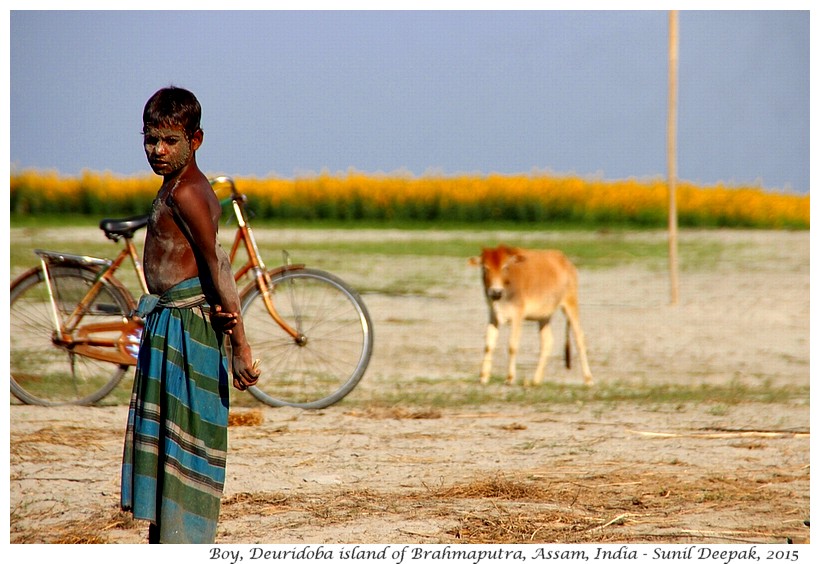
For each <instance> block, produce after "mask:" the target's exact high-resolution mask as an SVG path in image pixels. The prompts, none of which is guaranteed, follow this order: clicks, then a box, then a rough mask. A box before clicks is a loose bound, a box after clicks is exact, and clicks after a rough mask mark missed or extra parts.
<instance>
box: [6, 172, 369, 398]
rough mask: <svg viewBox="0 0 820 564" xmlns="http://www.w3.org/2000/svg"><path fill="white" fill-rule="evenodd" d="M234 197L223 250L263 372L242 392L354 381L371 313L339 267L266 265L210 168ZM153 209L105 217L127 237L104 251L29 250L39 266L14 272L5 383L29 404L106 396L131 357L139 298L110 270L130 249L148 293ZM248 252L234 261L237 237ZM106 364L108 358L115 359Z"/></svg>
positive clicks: (266, 394)
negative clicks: (147, 231) (144, 244)
mask: <svg viewBox="0 0 820 564" xmlns="http://www.w3.org/2000/svg"><path fill="white" fill-rule="evenodd" d="M211 185H212V186H213V187H214V189H215V190H216V189H217V187H218V186H225V185H226V186H228V187H229V188H230V194H229V195H228V196H227V197H226V198H224V199H222V200H221V203H222V205H223V206H224V205H227V204H230V206H231V208H232V210H233V217H234V218H235V219H236V221H237V230H236V235H235V237H234V241H233V245H232V247H231V251H230V253H229V257H230V261H231V265H233V266H234V268H235V270H234V278H235V280H236V281H237V286H239V282H240V281H241V280H242V279H243V278H245V277H248V278H250V281H249V282H248V283H247V285H245V286H244V287H243V288H242V289H240V290H239V298H240V303H241V310H242V317H243V320H244V324H245V332H246V335H247V338H248V342H249V344H250V346H251V350H252V351H253V353H254V356H255V357H256V358H258V359H259V361H260V363H261V368H262V371H263V372H262V378H260V381H259V383H258V384H257V385H256V386H252V387H250V388H249V389H248V391H249V392H250V393H251V394H252V395H253V396H254V397H255V398H256V399H257V400H259V401H261V402H262V403H265V404H267V405H269V406H272V407H283V406H291V407H299V408H304V409H321V408H324V407H328V406H330V405H333V404H334V403H337V402H338V401H340V400H341V399H342V398H344V397H345V396H346V395H348V394H349V393H350V392H351V391H352V390H353V389H354V388H355V387H356V385H357V384H358V383H359V381H360V380H361V379H362V377H363V376H364V373H365V371H366V369H367V366H368V363H369V362H370V357H371V355H372V352H373V324H372V321H371V318H370V314H369V312H368V310H367V307H366V306H365V304H364V301H363V300H362V298H361V296H360V295H359V294H358V293H357V292H356V291H355V290H354V289H352V288H351V287H350V286H348V285H347V283H345V282H344V281H343V280H341V279H340V278H339V277H337V276H335V275H333V274H330V273H329V272H325V271H323V270H318V269H314V268H308V267H306V266H305V265H304V264H291V262H290V258H289V255H288V253H287V251H283V256H284V259H285V260H284V261H283V262H284V264H282V265H280V266H278V267H275V268H272V269H268V268H267V267H266V266H265V264H264V262H263V260H262V258H261V256H260V254H259V249H258V247H257V244H256V239H255V237H254V234H253V231H252V230H251V226H250V224H249V223H248V211H247V209H246V203H247V197H246V196H245V195H244V194H242V193H241V192H239V191H238V190H237V189H236V184H235V183H234V181H233V179H231V178H230V177H227V176H219V177H216V178H213V179H211ZM147 224H148V216H147V215H146V216H136V217H130V218H124V219H103V220H102V221H101V222H100V228H101V229H102V230H103V232H104V233H105V235H106V237H108V238H109V239H111V240H112V241H114V242H116V243H119V242H120V241H122V243H123V246H122V248H121V250H120V251H119V253H118V254H117V256H116V257H115V258H114V259H113V260H111V259H106V258H98V257H92V256H82V255H76V254H69V253H60V252H55V251H47V250H41V249H36V250H35V251H34V252H35V253H36V254H37V255H38V257H39V258H40V265H39V266H35V267H32V268H30V269H29V270H27V271H26V272H24V273H22V274H21V275H20V276H18V277H17V278H16V279H15V280H14V281H12V283H11V300H10V306H11V307H10V313H11V315H10V368H11V371H10V372H11V392H12V394H13V395H14V396H15V397H17V398H18V399H19V400H20V401H22V402H24V403H26V404H32V405H44V406H53V405H61V404H76V405H90V404H93V403H96V402H98V401H100V400H101V399H102V398H104V397H105V396H106V395H108V394H109V393H110V392H111V391H112V390H113V389H114V388H115V387H116V386H117V385H118V384H119V382H120V381H121V380H122V378H123V377H124V375H125V373H126V371H127V370H128V368H129V367H131V366H135V365H136V356H137V351H138V350H139V342H140V336H141V332H142V321H141V320H140V319H139V318H138V317H136V316H134V315H133V312H134V309H135V308H136V300H135V299H134V297H133V295H132V294H131V292H130V291H129V290H128V289H127V287H126V286H125V285H124V284H123V283H122V282H121V281H120V280H119V279H117V277H116V273H117V271H118V269H120V267H122V265H123V263H124V262H125V261H126V260H127V259H129V258H130V259H131V263H132V265H133V268H134V270H135V272H136V274H137V279H138V280H139V284H140V290H141V291H142V292H144V293H147V292H148V288H147V285H146V283H145V276H144V273H143V271H142V264H141V261H140V259H139V255H138V253H137V249H136V245H135V244H134V240H133V239H134V234H135V232H136V231H138V230H139V229H142V228H143V227H145V226H146V225H147ZM241 247H242V248H244V249H245V251H246V254H247V261H246V262H244V263H243V264H241V265H238V266H237V265H234V263H235V260H236V257H237V254H238V253H239V250H240V248H241ZM112 365H113V367H112Z"/></svg>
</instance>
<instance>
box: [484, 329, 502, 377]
mask: <svg viewBox="0 0 820 564" xmlns="http://www.w3.org/2000/svg"><path fill="white" fill-rule="evenodd" d="M497 341H498V325H496V324H494V323H488V324H487V332H486V334H485V336H484V360H483V361H482V363H481V375H480V378H481V383H482V384H486V383H487V382H489V381H490V371H491V370H492V368H493V350H494V349H495V344H496V342H497Z"/></svg>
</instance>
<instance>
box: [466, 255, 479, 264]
mask: <svg viewBox="0 0 820 564" xmlns="http://www.w3.org/2000/svg"><path fill="white" fill-rule="evenodd" d="M467 264H469V265H470V266H478V265H480V264H481V257H470V258H468V259H467Z"/></svg>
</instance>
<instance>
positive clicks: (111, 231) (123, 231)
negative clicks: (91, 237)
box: [100, 215, 148, 241]
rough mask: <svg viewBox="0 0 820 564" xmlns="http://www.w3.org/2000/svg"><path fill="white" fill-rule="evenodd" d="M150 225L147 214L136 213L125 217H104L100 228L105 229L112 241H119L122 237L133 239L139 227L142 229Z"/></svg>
mask: <svg viewBox="0 0 820 564" xmlns="http://www.w3.org/2000/svg"><path fill="white" fill-rule="evenodd" d="M146 225H148V216H147V215H135V216H134V217H126V218H123V219H103V220H102V221H100V229H102V230H103V231H105V236H106V237H108V238H109V239H111V240H112V241H118V240H119V238H120V237H125V238H126V239H131V238H132V237H134V232H135V231H136V230H137V229H142V228H143V227H145V226H146Z"/></svg>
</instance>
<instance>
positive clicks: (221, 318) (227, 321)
mask: <svg viewBox="0 0 820 564" xmlns="http://www.w3.org/2000/svg"><path fill="white" fill-rule="evenodd" d="M237 323H239V314H238V313H236V312H232V311H222V306H221V305H219V304H217V305H215V306H213V307H212V308H211V325H213V326H214V329H216V330H217V331H221V332H222V333H224V334H225V335H230V334H231V333H232V332H233V331H232V330H233V328H234V327H236V324H237Z"/></svg>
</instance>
